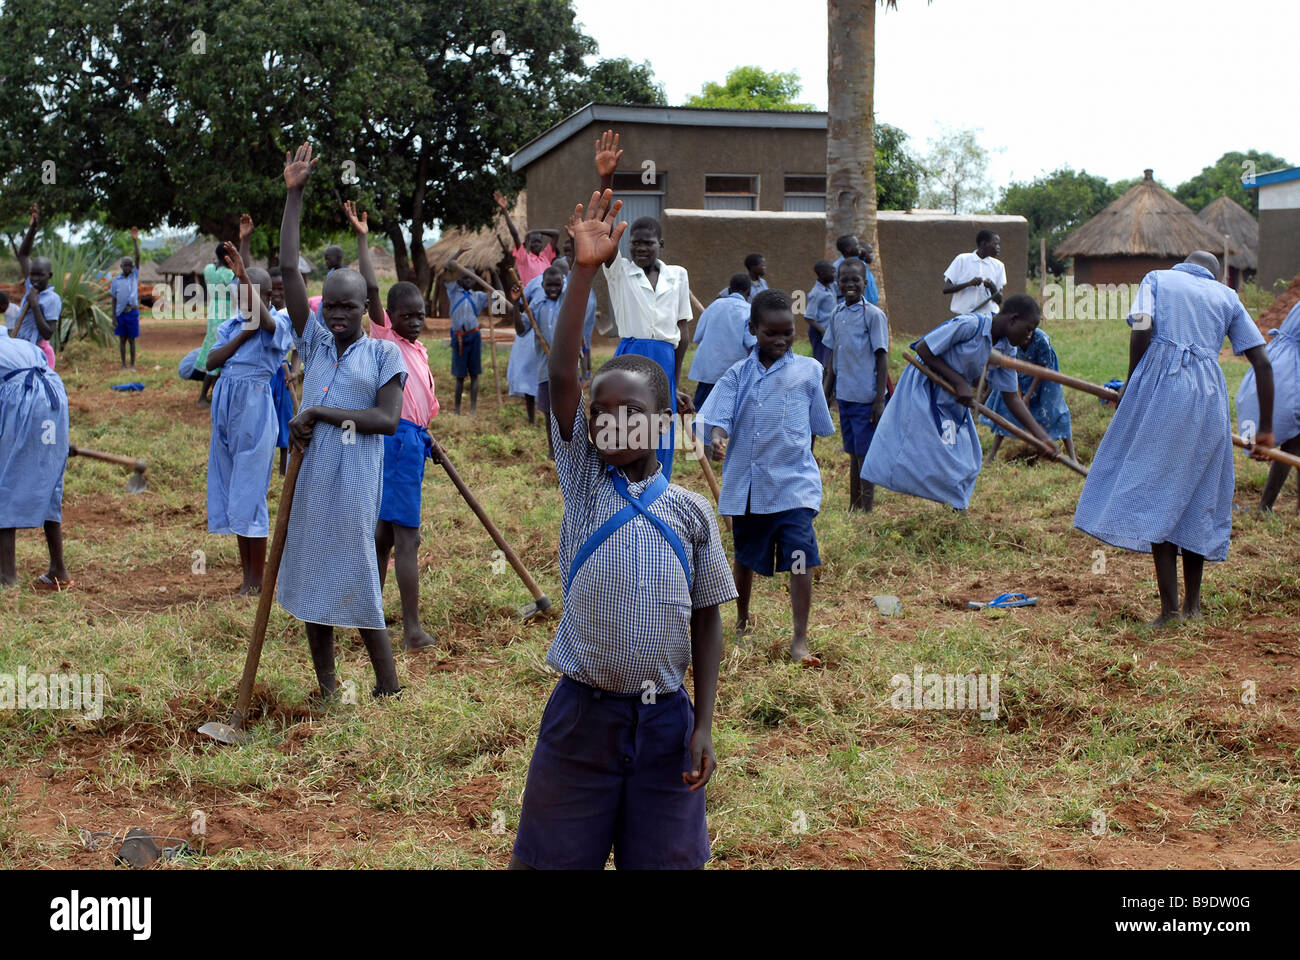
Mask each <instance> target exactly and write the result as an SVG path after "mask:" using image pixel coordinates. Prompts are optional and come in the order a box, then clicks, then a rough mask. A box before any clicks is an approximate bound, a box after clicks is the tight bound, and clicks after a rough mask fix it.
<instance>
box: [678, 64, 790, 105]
mask: <svg viewBox="0 0 1300 960" xmlns="http://www.w3.org/2000/svg"><path fill="white" fill-rule="evenodd" d="M802 90H803V83H802V82H801V81H800V80H799V74H798V73H796V72H795V71H793V70H792V71H790V72H789V73H781V72H778V71H771V72H769V71H767V70H763V69H762V68H761V67H736V68H735V69H734V70H732V71H731V72H730V73H728V74H727V79H726V80H725V81H724V82H722V83H714V82H713V81H710V82H708V83H706V84H705V85H704V86H703V87H702V88H701V90H700V92H699V93H697V94H696V95H695V96H693V97H688V98H687V100H686V106H688V107H721V108H724V109H731V110H812V109H813V105H812V104H811V103H799V102H797V101H796V99H795V98H796V97H798V96H799V93H800V91H802Z"/></svg>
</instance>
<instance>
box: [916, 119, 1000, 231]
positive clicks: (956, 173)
mask: <svg viewBox="0 0 1300 960" xmlns="http://www.w3.org/2000/svg"><path fill="white" fill-rule="evenodd" d="M924 165H925V188H924V194H923V197H924V199H923V202H924V203H925V205H926V206H928V207H935V208H943V209H945V210H949V211H951V212H952V213H975V212H977V211H979V210H982V209H986V208H987V205H988V204H989V203H991V202H992V200H993V185H992V183H990V181H989V152H988V151H987V150H986V149H984V147H983V145H982V144H981V143H980V142H979V138H978V137H977V136H976V135H975V131H974V130H945V131H944V132H943V133H942V134H941V135H940V136H939V137H937V138H936V139H935V140H932V141H931V143H930V152H929V153H927V154H926V157H925V160H924Z"/></svg>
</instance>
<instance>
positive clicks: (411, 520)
mask: <svg viewBox="0 0 1300 960" xmlns="http://www.w3.org/2000/svg"><path fill="white" fill-rule="evenodd" d="M432 458H433V438H432V437H431V436H429V431H428V430H426V429H424V427H421V426H419V425H418V424H415V423H412V422H411V421H410V420H399V421H398V423H397V432H396V433H395V434H393V435H392V436H391V437H389V436H385V437H384V491H383V494H382V495H381V497H380V500H379V519H380V520H387V521H388V522H389V523H395V524H397V525H398V526H401V527H417V528H418V527H419V526H420V496H421V494H422V493H423V489H424V461H425V460H426V459H432Z"/></svg>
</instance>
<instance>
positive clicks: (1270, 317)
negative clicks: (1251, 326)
mask: <svg viewBox="0 0 1300 960" xmlns="http://www.w3.org/2000/svg"><path fill="white" fill-rule="evenodd" d="M1297 303H1300V274H1296V276H1295V279H1293V280H1292V281H1291V285H1290V286H1288V287H1287V288H1286V289H1285V290H1283V291H1282V292H1281V293H1280V294H1278V297H1277V299H1276V300H1274V301H1273V302H1272V303H1271V304H1269V306H1268V309H1267V310H1264V311H1262V312H1261V313H1260V315H1259V319H1258V320H1256V321H1255V323H1256V324H1258V325H1259V332H1260V333H1262V334H1263V335H1264V339H1265V340H1267V339H1268V332H1269V331H1270V330H1272V329H1273V328H1275V327H1280V326H1282V321H1283V320H1285V319H1286V315H1287V314H1288V313H1290V312H1291V309H1292V308H1293V307H1294V306H1295V305H1296V304H1297Z"/></svg>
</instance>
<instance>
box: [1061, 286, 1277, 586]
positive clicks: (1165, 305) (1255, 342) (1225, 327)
mask: <svg viewBox="0 0 1300 960" xmlns="http://www.w3.org/2000/svg"><path fill="white" fill-rule="evenodd" d="M1128 322H1129V325H1130V326H1132V327H1135V328H1137V329H1142V328H1143V326H1145V325H1147V324H1149V325H1150V326H1149V329H1150V330H1151V343H1150V345H1149V346H1148V347H1147V350H1146V353H1144V354H1143V355H1142V359H1141V360H1139V361H1138V364H1137V366H1136V367H1135V368H1134V369H1133V376H1131V377H1130V378H1129V381H1128V384H1127V385H1126V387H1125V388H1124V399H1123V400H1122V401H1121V402H1120V405H1119V407H1118V408H1116V410H1115V416H1114V419H1112V420H1111V422H1110V426H1109V427H1107V428H1106V432H1105V434H1103V435H1102V438H1101V443H1100V444H1098V446H1097V453H1096V454H1095V455H1094V456H1093V459H1092V464H1091V466H1090V467H1089V469H1088V477H1087V479H1086V480H1084V483H1083V490H1082V492H1081V493H1080V495H1079V505H1078V507H1077V508H1076V509H1075V512H1074V525H1075V526H1076V527H1077V528H1079V529H1080V530H1082V531H1083V532H1084V533H1087V534H1089V535H1090V536H1093V537H1096V538H1097V539H1098V540H1101V541H1103V542H1105V543H1109V544H1111V545H1112V546H1116V547H1120V548H1122V549H1125V550H1133V551H1136V552H1140V553H1150V552H1151V545H1152V544H1153V543H1173V544H1176V545H1177V546H1178V547H1180V548H1181V549H1183V550H1190V551H1191V552H1193V553H1199V554H1201V555H1202V556H1203V557H1205V558H1206V559H1207V560H1226V559H1227V558H1228V541H1229V539H1230V538H1231V535H1232V495H1233V490H1234V482H1235V478H1234V473H1233V460H1232V439H1231V435H1230V430H1229V426H1230V423H1231V421H1230V420H1229V415H1228V384H1227V380H1226V379H1225V378H1224V376H1223V369H1222V368H1221V367H1220V366H1219V350H1220V349H1221V348H1222V346H1223V338H1224V337H1225V336H1226V337H1227V338H1228V339H1229V340H1230V341H1231V342H1232V349H1233V351H1234V352H1235V353H1239V354H1240V353H1244V352H1245V351H1247V350H1249V349H1250V348H1251V347H1258V346H1261V345H1263V343H1264V338H1263V336H1262V335H1261V334H1260V332H1259V328H1258V327H1256V326H1255V324H1254V321H1252V320H1251V319H1250V314H1248V313H1247V312H1246V308H1245V307H1244V306H1242V303H1241V300H1240V299H1238V297H1237V294H1236V293H1235V292H1234V291H1233V290H1232V288H1231V287H1227V286H1225V285H1224V284H1222V283H1219V282H1218V280H1217V279H1215V277H1214V275H1213V274H1211V273H1210V271H1208V270H1206V269H1205V268H1204V267H1199V266H1196V265H1195V264H1190V263H1179V264H1175V265H1174V268H1173V269H1172V270H1153V271H1151V272H1150V273H1148V274H1147V275H1146V276H1145V277H1143V278H1142V283H1141V285H1140V286H1139V287H1138V293H1137V297H1136V298H1135V299H1134V301H1133V305H1132V307H1131V308H1130V311H1129V317H1128ZM1139 324H1141V325H1143V326H1139Z"/></svg>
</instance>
